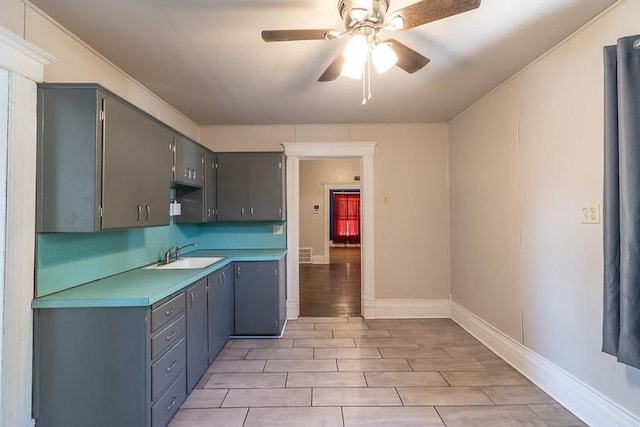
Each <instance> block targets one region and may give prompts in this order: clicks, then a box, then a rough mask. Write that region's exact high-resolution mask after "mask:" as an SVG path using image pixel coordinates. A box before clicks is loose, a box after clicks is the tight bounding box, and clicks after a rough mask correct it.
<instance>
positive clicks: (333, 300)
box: [300, 248, 361, 317]
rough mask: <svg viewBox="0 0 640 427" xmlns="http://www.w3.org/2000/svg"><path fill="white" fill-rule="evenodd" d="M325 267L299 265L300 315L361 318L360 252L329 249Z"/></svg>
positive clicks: (357, 249) (347, 249)
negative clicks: (328, 259) (327, 262)
mask: <svg viewBox="0 0 640 427" xmlns="http://www.w3.org/2000/svg"><path fill="white" fill-rule="evenodd" d="M329 258H330V261H329V262H330V263H329V264H328V265H326V264H325V265H318V264H316V265H312V264H301V265H300V315H301V316H312V317H325V316H329V317H345V316H360V313H361V311H360V248H331V252H330V257H329Z"/></svg>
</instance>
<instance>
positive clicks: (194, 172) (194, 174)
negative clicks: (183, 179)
mask: <svg viewBox="0 0 640 427" xmlns="http://www.w3.org/2000/svg"><path fill="white" fill-rule="evenodd" d="M197 177H198V172H197V171H196V170H195V169H194V170H193V179H194V180H195V179H196V178H197Z"/></svg>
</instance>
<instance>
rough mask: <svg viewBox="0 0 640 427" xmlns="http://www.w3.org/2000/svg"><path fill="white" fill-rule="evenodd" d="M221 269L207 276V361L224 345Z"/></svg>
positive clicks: (211, 359) (214, 356)
mask: <svg viewBox="0 0 640 427" xmlns="http://www.w3.org/2000/svg"><path fill="white" fill-rule="evenodd" d="M222 277H223V276H222V271H217V272H215V273H213V274H211V275H209V276H208V277H207V283H208V287H209V317H208V324H209V350H208V354H209V363H212V362H213V360H214V359H215V358H216V356H217V355H218V352H219V351H220V349H221V348H222V347H223V346H224V343H225V342H226V338H224V334H225V331H224V322H223V321H222V318H223V314H222V312H223V311H224V309H225V307H224V300H223V298H222V283H223V279H222Z"/></svg>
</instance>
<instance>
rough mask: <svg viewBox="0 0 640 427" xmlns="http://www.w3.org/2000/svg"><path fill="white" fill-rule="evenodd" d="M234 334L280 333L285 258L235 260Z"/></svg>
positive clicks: (283, 310) (284, 292)
mask: <svg viewBox="0 0 640 427" xmlns="http://www.w3.org/2000/svg"><path fill="white" fill-rule="evenodd" d="M234 272H235V275H234V276H235V277H234V280H235V286H234V288H235V292H234V300H235V301H234V302H235V316H234V333H235V335H280V333H281V332H282V328H283V327H284V322H285V297H286V280H285V261H284V259H282V260H280V261H250V262H236V263H235V264H234Z"/></svg>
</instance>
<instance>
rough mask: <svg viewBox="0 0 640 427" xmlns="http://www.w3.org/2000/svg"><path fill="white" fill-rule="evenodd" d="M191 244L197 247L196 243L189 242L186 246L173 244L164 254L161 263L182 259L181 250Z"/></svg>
mask: <svg viewBox="0 0 640 427" xmlns="http://www.w3.org/2000/svg"><path fill="white" fill-rule="evenodd" d="M190 246H193V247H196V244H195V243H189V244H186V245H184V246H172V247H170V248H169V249H167V251H166V252H165V253H164V255H163V256H162V262H161V264H169V263H172V262H174V261H177V260H179V259H180V251H182V250H183V249H184V248H188V247H190Z"/></svg>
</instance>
